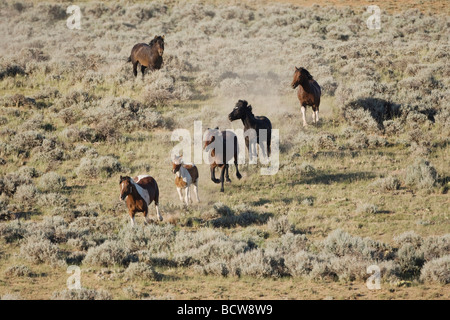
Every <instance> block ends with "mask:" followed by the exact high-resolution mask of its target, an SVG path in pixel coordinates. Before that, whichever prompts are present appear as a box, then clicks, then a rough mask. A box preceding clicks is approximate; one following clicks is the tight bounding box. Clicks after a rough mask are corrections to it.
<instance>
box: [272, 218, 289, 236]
mask: <svg viewBox="0 0 450 320" xmlns="http://www.w3.org/2000/svg"><path fill="white" fill-rule="evenodd" d="M267 227H268V228H269V230H270V231H272V232H274V233H277V234H279V235H283V234H285V233H288V232H293V231H294V229H295V227H294V225H292V224H291V223H290V222H289V219H288V217H287V216H281V217H279V218H277V219H275V218H270V219H269V221H268V222H267Z"/></svg>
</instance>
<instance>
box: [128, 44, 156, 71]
mask: <svg viewBox="0 0 450 320" xmlns="http://www.w3.org/2000/svg"><path fill="white" fill-rule="evenodd" d="M163 53H164V36H155V38H153V40H152V41H150V43H149V44H146V43H138V44H136V45H135V46H134V47H133V49H132V50H131V55H130V57H129V58H128V62H132V63H133V74H134V76H135V77H137V65H138V64H140V65H141V72H142V76H144V71H145V68H149V69H150V70H158V69H161V66H162V64H163V57H162V56H163Z"/></svg>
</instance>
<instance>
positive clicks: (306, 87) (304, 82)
mask: <svg viewBox="0 0 450 320" xmlns="http://www.w3.org/2000/svg"><path fill="white" fill-rule="evenodd" d="M300 85H301V86H302V88H303V90H305V91H306V92H311V84H310V82H309V79H308V78H307V77H306V78H305V79H304V80H302V81H301V82H300Z"/></svg>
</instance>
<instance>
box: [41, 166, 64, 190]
mask: <svg viewBox="0 0 450 320" xmlns="http://www.w3.org/2000/svg"><path fill="white" fill-rule="evenodd" d="M38 187H39V189H40V190H41V191H44V192H49V191H50V192H60V191H63V190H64V188H65V187H66V178H65V177H64V176H61V175H59V174H58V173H56V172H54V171H50V172H47V173H44V174H43V175H42V176H41V177H40V179H39V183H38Z"/></svg>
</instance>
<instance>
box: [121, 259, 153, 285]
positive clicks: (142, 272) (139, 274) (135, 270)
mask: <svg viewBox="0 0 450 320" xmlns="http://www.w3.org/2000/svg"><path fill="white" fill-rule="evenodd" d="M125 277H127V278H129V279H132V280H152V281H160V280H161V279H162V274H160V273H158V272H156V271H155V268H153V267H152V266H151V265H148V264H146V263H142V262H132V263H130V265H129V266H128V268H127V269H126V270H125Z"/></svg>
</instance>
